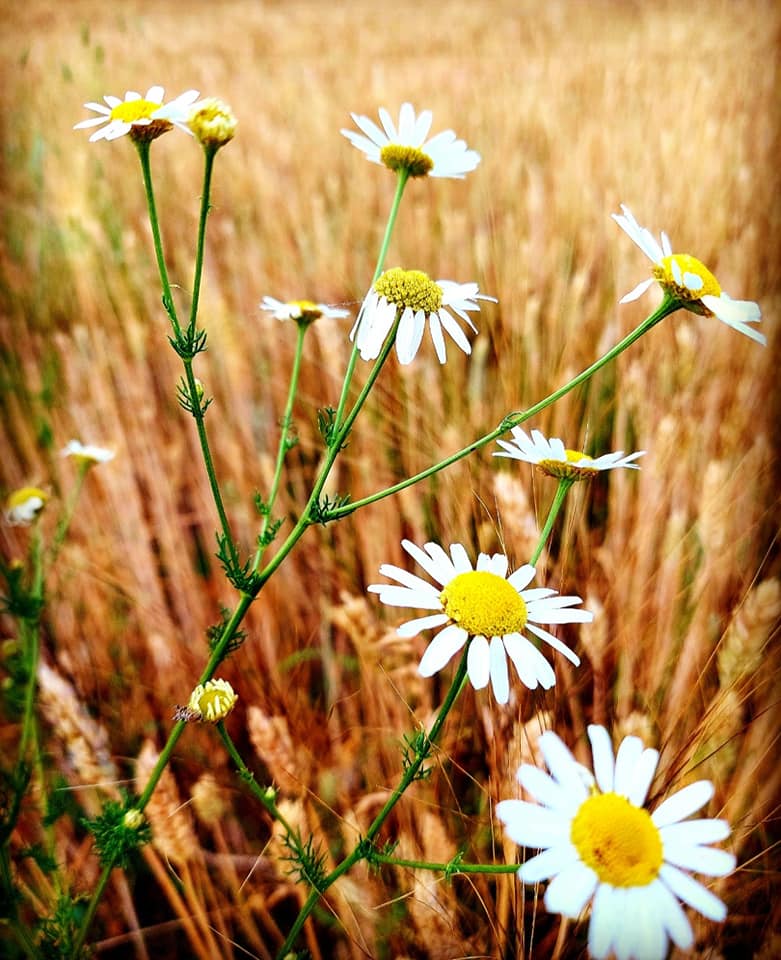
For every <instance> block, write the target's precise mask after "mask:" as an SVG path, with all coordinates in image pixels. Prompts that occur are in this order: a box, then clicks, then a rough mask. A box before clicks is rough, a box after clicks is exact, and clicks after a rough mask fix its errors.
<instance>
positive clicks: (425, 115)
mask: <svg viewBox="0 0 781 960" xmlns="http://www.w3.org/2000/svg"><path fill="white" fill-rule="evenodd" d="M379 112H380V122H381V123H382V130H381V129H380V128H379V127H378V126H377V124H376V123H375V122H374V121H373V120H370V119H369V117H364V116H361V115H360V114H357V113H351V114H350V116H351V117H352V118H353V120H354V121H355V123H356V125H357V126H358V127H359V128H360V130H361V133H356V132H355V130H342V131H341V132H342V133H343V134H344V136H345V137H347V139H348V140H349V141H350V143H352V144H353V146H355V147H357V148H358V149H359V150H361V151H363V153H365V154H366V158H367V159H368V160H371V162H372V163H381V164H383V165H384V166H386V167H387V168H388V169H389V170H394V171H398V170H406V171H408V173H409V176H411V177H426V176H428V177H452V178H455V179H458V180H463V178H464V176H465V175H466V174H467V173H469V172H470V171H471V170H474V169H475V168H476V167H477V165H478V163H480V154H479V153H477V152H476V151H475V150H469V149H468V148H467V145H466V143H464V141H463V140H459V139H457V137H456V135H455V133H453V131H452V130H443V131H442V132H441V133H438V134H436V135H435V136H433V137H431V139H430V140H426V137H427V136H428V134H429V130H430V129H431V120H432V114H431V111H430V110H424V111H423V112H422V113H420V114H419V115H418V116H417V117H416V116H415V110H414V108H413V106H412V104H411V103H403V104H402V105H401V110H400V111H399V123H398V126H396V124H395V123H394V122H393V120H392V119H391V115H390V114H389V113H388V111H387V110H386V109H385V107H380V111H379Z"/></svg>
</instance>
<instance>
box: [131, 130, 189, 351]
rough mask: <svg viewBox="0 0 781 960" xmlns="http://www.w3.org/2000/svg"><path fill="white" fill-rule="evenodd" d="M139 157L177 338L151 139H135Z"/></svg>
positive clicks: (159, 267) (165, 301) (166, 303)
mask: <svg viewBox="0 0 781 960" xmlns="http://www.w3.org/2000/svg"><path fill="white" fill-rule="evenodd" d="M133 142H134V143H135V145H136V149H137V150H138V157H139V159H140V161H141V173H142V176H143V178H144V192H145V193H146V206H147V210H148V211H149V225H150V226H151V228H152V240H153V242H154V247H155V257H156V259H157V272H158V273H159V274H160V283H161V284H162V287H163V306H164V307H165V312H166V313H167V314H168V319H169V320H170V321H171V326H172V327H173V329H174V335H175V337H176V339H177V340H179V339H180V338H181V336H182V328H181V327H180V326H179V319H178V318H177V316H176V306H175V305H174V298H173V296H172V295H171V284H170V282H169V280H168V269H167V267H166V265H165V256H164V255H163V241H162V239H161V237H160V222H159V220H158V218H157V204H156V203H155V191H154V188H153V186H152V170H151V167H150V163H149V149H150V147H151V146H152V142H151V140H134V141H133Z"/></svg>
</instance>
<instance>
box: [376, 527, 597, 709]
mask: <svg viewBox="0 0 781 960" xmlns="http://www.w3.org/2000/svg"><path fill="white" fill-rule="evenodd" d="M401 545H402V547H403V548H404V549H405V550H406V551H407V553H408V554H409V555H410V556H411V557H412V558H413V559H414V560H416V561H417V562H418V563H419V564H420V566H421V567H423V569H424V570H425V571H426V573H427V574H428V575H429V576H430V577H431V578H432V579H433V580H435V581H436V583H437V584H438V586H433V585H432V584H431V583H429V582H428V581H427V580H423V579H422V578H420V577H416V576H415V575H414V574H412V573H408V572H407V571H406V570H402V569H401V568H400V567H396V566H393V565H392V564H389V563H384V564H383V565H382V566H381V567H380V573H381V574H382V575H383V576H385V577H389V578H390V579H392V580H395V581H396V583H394V584H387V583H378V584H372V585H371V586H370V587H369V591H370V592H372V593H377V594H379V598H380V602H381V603H385V604H388V606H392V607H417V608H419V609H423V610H435V611H436V613H434V614H432V615H430V616H426V617H421V618H419V619H415V620H409V621H408V622H407V623H404V624H402V625H401V626H400V627H399V628H398V633H399V636H402V637H414V636H415V635H416V634H417V633H419V632H420V631H421V630H428V629H430V628H432V627H444V629H443V630H440V632H439V633H438V634H437V635H436V636H435V637H434V639H433V640H432V641H431V643H430V644H429V645H428V648H427V649H426V652H425V653H424V654H423V658H422V659H421V661H420V665H419V667H418V670H419V672H420V674H421V676H424V677H430V676H433V675H434V674H435V673H437V672H438V671H439V670H441V669H442V668H443V667H444V666H445V665H446V664H447V663H448V662H449V661H450V660H451V659H452V657H453V656H454V655H455V654H456V653H458V651H459V650H461V649H462V648H463V646H464V644H465V643H469V650H468V653H467V673H468V676H469V679H470V681H471V683H472V686H473V687H474V688H475V689H476V690H482V689H483V688H484V687H486V686H487V685H488V681H489V680H490V681H491V686H492V688H493V692H494V696H495V697H496V699H497V700H498V701H499V703H507V701H508V700H509V698H510V684H509V676H508V669H507V658H508V657H509V658H510V660H512V662H513V665H514V666H515V669H516V670H517V671H518V676H519V677H520V678H521V682H522V683H523V684H524V685H525V686H527V687H528V688H529V689H530V690H534V689H535V687H537V685H538V684H539V685H540V686H541V687H543V688H544V689H545V690H548V689H549V688H550V687H552V686H553V685H554V683H555V682H556V677H555V675H554V673H553V668H552V667H551V665H550V664H549V663H548V661H547V660H546V659H545V657H543V655H542V654H541V653H540V651H539V650H538V649H537V647H536V646H535V645H534V643H533V642H532V641H531V640H529V639H528V637H526V636H524V631H526V632H528V633H531V634H533V635H534V636H535V637H538V638H539V639H540V640H543V641H544V642H545V643H547V644H549V645H550V646H551V647H553V649H554V650H558V652H559V653H561V654H563V655H564V656H565V657H566V658H567V659H568V660H569V661H570V662H571V663H574V664H575V666H577V665H578V664H579V663H580V660H579V659H578V657H577V656H576V655H575V654H574V653H573V652H572V651H571V650H570V649H569V648H568V647H567V646H565V644H563V643H562V642H561V640H559V639H557V638H556V637H554V636H553V634H551V633H549V632H548V631H547V630H543V629H542V627H539V626H537V624H538V623H590V622H591V620H593V618H594V615H593V614H592V613H590V612H589V611H588V610H582V609H581V610H571V609H568V608H570V607H573V606H574V605H575V604H578V603H580V602H581V599H580V597H560V596H558V595H557V594H556V591H555V590H550V589H548V588H546V587H537V588H535V589H532V590H527V589H525V588H526V587H528V585H529V584H530V583H531V581H532V579H533V577H534V573H535V570H534V567H532V566H529V565H528V564H527V565H526V566H523V567H521V568H520V569H518V570H516V571H515V573H512V574H510V576H509V577H508V576H507V569H508V561H507V557H505V556H503V555H502V554H500V553H496V554H494V555H493V556H489V555H488V554H487V553H481V554H480V555H479V556H478V558H477V566H476V568H474V569H473V568H472V564H471V563H470V561H469V557H468V555H467V552H466V550H465V549H464V547H463V546H462V545H461V544H460V543H454V544H453V545H452V546H451V547H450V556H448V554H447V553H445V551H444V550H443V549H442V547H441V546H439V544H436V543H426V544H424V545H423V547H422V548H421V547H418V546H416V545H415V544H414V543H411V542H410V541H409V540H402V542H401Z"/></svg>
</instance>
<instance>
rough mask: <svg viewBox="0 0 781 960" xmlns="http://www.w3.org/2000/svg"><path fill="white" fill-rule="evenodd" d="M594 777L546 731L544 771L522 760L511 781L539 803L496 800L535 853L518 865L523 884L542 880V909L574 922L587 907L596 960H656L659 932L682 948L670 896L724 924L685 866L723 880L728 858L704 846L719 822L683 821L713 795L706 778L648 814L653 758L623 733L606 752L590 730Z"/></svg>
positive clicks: (686, 933)
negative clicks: (544, 882) (611, 958)
mask: <svg viewBox="0 0 781 960" xmlns="http://www.w3.org/2000/svg"><path fill="white" fill-rule="evenodd" d="M588 736H589V740H590V741H591V750H592V754H593V760H594V774H593V775H592V774H591V771H590V770H588V769H587V768H586V767H584V766H582V765H581V764H580V763H578V762H577V761H576V760H575V758H574V757H573V756H572V754H571V753H570V752H569V750H568V749H567V748H566V746H565V745H564V744H563V743H562V741H561V740H560V739H559V738H558V737H557V736H556V734H555V733H553V732H551V731H548V732H546V733H544V734H543V735H542V736H541V737H540V741H539V743H540V747H541V749H542V754H543V756H544V757H545V762H546V763H547V765H548V769H549V770H550V772H551V776H549V775H548V774H546V773H544V772H543V771H542V770H540V769H538V768H537V767H534V766H531V765H529V764H523V765H522V766H521V767H520V769H519V770H518V781H519V782H520V783H521V785H522V786H523V787H524V788H525V789H526V790H528V791H529V793H530V794H531V795H532V796H533V797H534V798H535V799H536V800H537V801H538V802H539V804H540V806H538V805H537V804H534V803H527V802H525V801H523V800H502V801H501V802H500V803H498V804H497V805H496V813H497V816H498V817H499V819H500V820H501V821H502V822H503V823H504V825H505V829H506V831H507V834H508V836H509V837H510V838H511V839H512V840H514V841H515V842H516V843H518V844H521V845H522V846H526V847H531V848H534V849H538V850H539V849H541V850H542V852H541V853H538V854H537V855H536V856H534V857H532V858H531V860H527V861H526V863H524V864H523V865H522V866H521V867H520V868H519V870H518V875H519V877H520V879H521V880H523V881H524V882H525V883H538V882H539V881H540V880H550V881H551V882H550V884H549V885H548V889H547V891H546V893H545V906H546V907H547V909H548V910H549V911H550V912H551V913H560V914H562V915H563V916H565V917H570V918H572V919H575V918H576V917H578V916H580V914H581V913H582V912H583V910H584V908H585V907H586V905H587V904H588V903H591V921H590V923H589V930H588V948H589V952H590V954H591V956H592V957H596V958H598V960H602V958H604V957H608V956H610V954H611V953H615V954H616V956H617V957H619V958H621V960H664V958H665V957H666V956H667V949H668V938H669V940H672V942H673V943H674V944H676V946H678V947H680V948H682V949H684V950H685V949H686V948H687V947H691V946H692V944H693V942H694V937H693V934H692V928H691V925H690V923H689V920H688V919H687V917H686V914H685V913H684V911H683V908H682V907H681V905H680V903H679V902H678V901H679V900H682V901H683V902H684V903H686V904H688V905H689V906H690V907H693V908H694V909H695V910H697V911H699V912H700V913H701V914H703V915H704V916H706V917H708V918H709V919H711V920H717V921H720V920H723V919H724V917H725V916H726V908H725V906H724V904H723V903H722V902H721V900H719V899H717V897H715V896H714V895H713V894H712V893H710V891H708V890H706V889H705V887H703V886H702V885H701V884H700V883H698V882H697V881H696V880H694V879H693V878H692V877H691V876H689V874H688V873H685V872H684V871H686V870H696V871H698V872H699V873H703V874H706V875H707V876H712V877H722V876H725V875H726V874H728V873H730V872H731V871H732V870H733V869H734V867H735V858H734V856H733V855H732V854H731V853H727V852H726V851H724V850H718V849H714V848H712V847H710V846H708V844H710V843H715V842H716V841H719V840H724V839H725V838H726V837H728V836H729V833H730V829H729V825H728V824H727V823H726V821H724V820H705V819H699V820H687V817H689V816H690V815H691V814H692V813H694V812H695V811H696V810H699V809H700V808H701V807H702V806H703V805H704V804H706V803H707V802H708V801H709V800H710V798H711V797H712V796H713V784H711V783H710V782H709V781H707V780H699V781H698V782H696V783H692V784H690V785H689V786H687V787H684V788H683V789H682V790H679V791H678V792H677V793H675V794H673V795H672V796H670V797H668V798H667V799H666V800H665V801H664V802H663V803H661V804H660V805H659V806H658V807H656V809H655V810H654V811H653V812H649V811H648V810H646V809H645V807H644V803H645V799H646V796H647V794H648V788H649V787H650V785H651V780H652V779H653V776H654V772H655V771H656V765H657V763H658V760H659V754H658V752H657V751H656V750H650V749H644V748H643V744H642V741H641V740H640V739H639V738H638V737H625V738H624V740H623V741H622V743H621V745H620V746H619V748H618V752H617V753H616V755H615V757H614V755H613V746H612V743H611V741H610V734H609V733H608V732H607V730H606V729H605V728H604V727H601V726H590V727H589V728H588Z"/></svg>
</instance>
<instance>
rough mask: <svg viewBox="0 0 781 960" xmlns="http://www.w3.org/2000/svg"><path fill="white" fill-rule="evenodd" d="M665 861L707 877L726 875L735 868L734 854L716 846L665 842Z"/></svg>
mask: <svg viewBox="0 0 781 960" xmlns="http://www.w3.org/2000/svg"><path fill="white" fill-rule="evenodd" d="M664 860H665V863H672V864H673V865H674V866H676V867H683V868H684V869H686V870H695V871H696V872H697V873H704V874H705V876H706V877H726V876H727V874H728V873H732V871H733V870H734V869H735V864H736V862H737V861H736V859H735V856H734V854H732V853H728V852H727V851H726V850H719V849H717V848H714V847H698V846H677V845H674V844H669V843H667V842H665V845H664Z"/></svg>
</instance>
